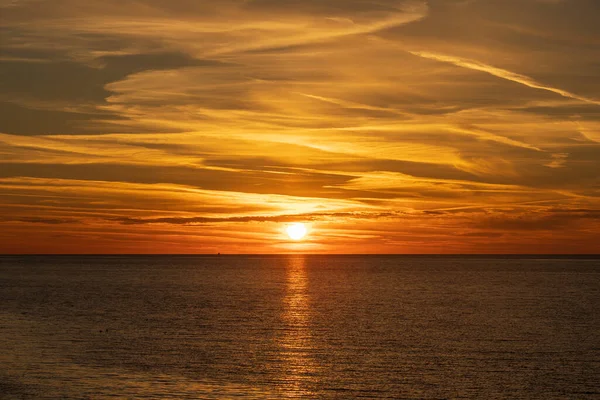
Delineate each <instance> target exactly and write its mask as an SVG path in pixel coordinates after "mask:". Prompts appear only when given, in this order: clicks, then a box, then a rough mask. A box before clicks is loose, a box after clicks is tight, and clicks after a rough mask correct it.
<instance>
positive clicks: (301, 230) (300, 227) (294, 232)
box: [286, 223, 307, 240]
mask: <svg viewBox="0 0 600 400" xmlns="http://www.w3.org/2000/svg"><path fill="white" fill-rule="evenodd" d="M286 232H287V234H288V236H289V237H290V239H292V240H300V239H302V238H303V237H304V236H306V232H307V230H306V226H304V224H302V223H295V224H291V225H289V226H288V227H287V228H286Z"/></svg>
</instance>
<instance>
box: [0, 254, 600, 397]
mask: <svg viewBox="0 0 600 400" xmlns="http://www.w3.org/2000/svg"><path fill="white" fill-rule="evenodd" d="M233 398H239V399H285V398H302V399H356V398H364V399H545V400H546V399H600V258H599V257H594V256H589V257H583V256H562V257H551V256H407V255H404V256H396V255H390V256H388V255H366V256H365V255H268V256H261V255H221V256H217V255H215V256H2V257H0V399H233Z"/></svg>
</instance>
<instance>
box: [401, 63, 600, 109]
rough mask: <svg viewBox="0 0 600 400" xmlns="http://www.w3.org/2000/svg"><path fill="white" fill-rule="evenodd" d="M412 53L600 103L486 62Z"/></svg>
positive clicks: (573, 97) (536, 87) (592, 102)
mask: <svg viewBox="0 0 600 400" xmlns="http://www.w3.org/2000/svg"><path fill="white" fill-rule="evenodd" d="M410 53H411V54H413V55H415V56H418V57H423V58H427V59H430V60H435V61H440V62H446V63H450V64H453V65H456V66H457V67H462V68H467V69H472V70H474V71H481V72H485V73H488V74H490V75H493V76H496V77H498V78H502V79H506V80H509V81H512V82H516V83H520V84H522V85H525V86H528V87H530V88H534V89H540V90H546V91H548V92H552V93H556V94H558V95H560V96H563V97H566V98H570V99H575V100H580V101H583V102H585V103H590V104H595V105H600V100H597V99H593V98H589V97H585V96H580V95H577V94H574V93H570V92H568V91H566V90H562V89H557V88H554V87H550V86H547V85H543V84H542V83H539V82H536V81H535V80H534V79H531V78H529V77H527V76H525V75H521V74H517V73H515V72H511V71H507V70H505V69H502V68H497V67H493V66H491V65H486V64H483V63H480V62H478V61H474V60H466V59H462V58H459V57H454V56H449V55H444V54H436V53H430V52H426V51H411V52H410Z"/></svg>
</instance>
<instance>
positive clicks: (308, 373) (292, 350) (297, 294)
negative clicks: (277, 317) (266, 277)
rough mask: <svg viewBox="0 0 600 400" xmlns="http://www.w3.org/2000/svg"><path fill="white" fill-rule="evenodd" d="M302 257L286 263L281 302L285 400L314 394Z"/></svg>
mask: <svg viewBox="0 0 600 400" xmlns="http://www.w3.org/2000/svg"><path fill="white" fill-rule="evenodd" d="M305 262H306V260H305V258H304V256H302V255H297V256H293V257H292V258H290V259H289V262H288V265H287V267H286V268H287V277H286V295H285V297H284V299H283V315H282V319H283V323H284V328H283V335H282V338H281V341H280V345H281V351H282V358H283V363H284V365H283V372H284V374H285V375H284V377H283V378H282V381H283V382H282V387H283V390H284V392H285V394H286V395H287V396H288V397H306V396H309V395H311V394H312V393H314V392H313V391H312V390H311V386H312V385H311V383H313V384H314V379H315V372H316V365H315V361H314V359H313V358H312V349H313V345H312V341H313V340H312V334H311V328H310V299H309V294H308V276H307V273H306V263H305Z"/></svg>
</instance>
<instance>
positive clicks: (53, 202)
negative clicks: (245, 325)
mask: <svg viewBox="0 0 600 400" xmlns="http://www.w3.org/2000/svg"><path fill="white" fill-rule="evenodd" d="M0 14H1V15H2V18H0V29H1V30H2V34H1V35H2V40H1V41H0V253H216V252H221V253H281V252H307V253H600V25H598V15H599V14H600V3H599V2H598V1H596V0H518V1H517V0H427V1H425V0H377V1H375V0H373V1H359V0H356V1H355V0H303V1H297V0H220V1H203V0H194V1H192V0H171V1H168V2H165V1H162V0H139V1H135V2H123V1H115V0H86V1H81V0H52V1H50V0H0ZM292 222H305V223H306V224H307V225H308V226H309V229H310V232H309V235H308V236H307V237H306V240H304V241H302V242H292V241H291V240H289V238H288V237H287V236H286V235H285V228H286V224H289V223H292Z"/></svg>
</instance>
